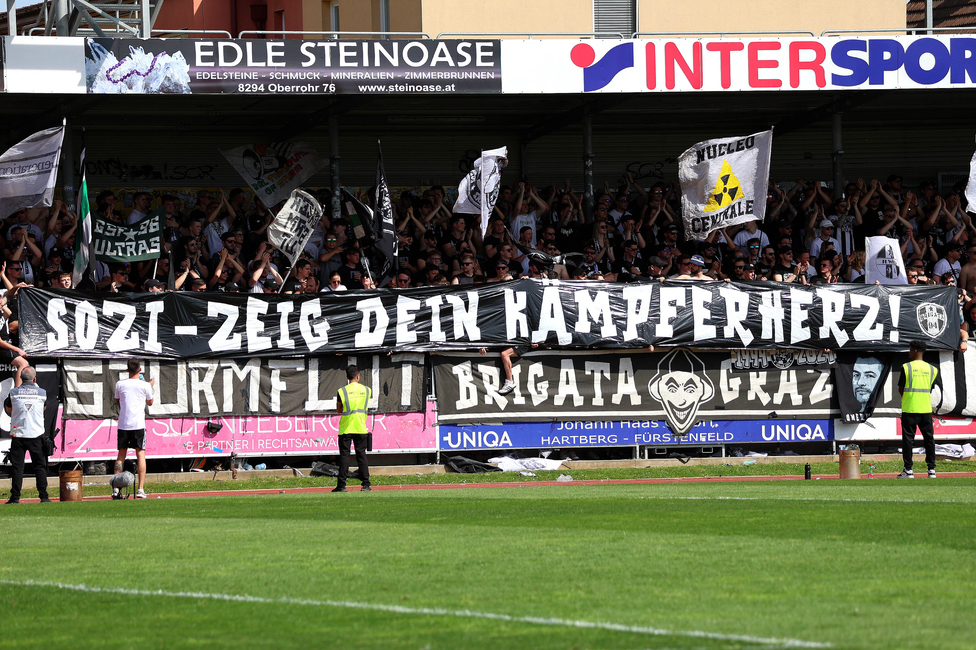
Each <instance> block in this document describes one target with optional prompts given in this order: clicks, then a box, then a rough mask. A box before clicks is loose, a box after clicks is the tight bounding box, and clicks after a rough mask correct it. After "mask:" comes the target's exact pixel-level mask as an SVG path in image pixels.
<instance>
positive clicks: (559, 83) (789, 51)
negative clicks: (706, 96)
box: [502, 36, 976, 94]
mask: <svg viewBox="0 0 976 650" xmlns="http://www.w3.org/2000/svg"><path fill="white" fill-rule="evenodd" d="M502 72H503V74H502V92H503V93H529V94H538V93H594V92H604V93H641V92H696V91H701V92H715V91H719V92H721V91H747V90H767V91H768V90H867V89H889V90H890V89H896V88H906V89H907V88H956V87H958V88H971V87H973V86H974V85H976V38H973V37H971V36H873V37H851V38H846V37H845V38H841V37H827V38H722V39H717V38H716V39H695V38H678V39H650V40H623V41H620V40H537V39H534V40H518V41H502Z"/></svg>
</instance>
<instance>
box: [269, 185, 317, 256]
mask: <svg viewBox="0 0 976 650" xmlns="http://www.w3.org/2000/svg"><path fill="white" fill-rule="evenodd" d="M321 218H322V206H321V205H319V202H318V201H316V200H315V197H313V196H312V195H311V194H308V193H307V192H303V191H302V190H294V191H293V192H292V193H291V198H290V199H288V203H285V205H284V207H282V208H281V210H280V211H279V212H278V215H277V216H276V217H275V219H274V221H272V222H271V225H270V226H268V241H270V242H271V245H272V246H274V247H275V248H277V249H278V250H280V251H281V252H282V253H284V254H285V256H286V257H287V258H288V261H289V262H290V263H291V265H292V266H295V262H296V261H297V260H298V256H299V255H301V254H302V251H304V250H305V244H307V243H308V240H309V239H311V238H312V231H313V230H315V226H316V225H317V224H318V222H319V219H321Z"/></svg>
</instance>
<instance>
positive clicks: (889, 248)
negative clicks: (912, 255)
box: [864, 235, 908, 284]
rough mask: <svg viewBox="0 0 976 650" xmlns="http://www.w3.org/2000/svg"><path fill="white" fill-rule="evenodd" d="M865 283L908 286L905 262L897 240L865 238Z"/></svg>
mask: <svg viewBox="0 0 976 650" xmlns="http://www.w3.org/2000/svg"><path fill="white" fill-rule="evenodd" d="M864 249H865V250H866V251H867V253H866V254H865V257H864V276H865V277H864V283H865V284H874V283H875V282H879V283H881V284H908V275H907V274H906V273H905V261H904V260H903V259H902V258H901V248H900V247H899V245H898V240H897V239H892V238H891V237H885V236H884V235H882V236H880V237H865V238H864Z"/></svg>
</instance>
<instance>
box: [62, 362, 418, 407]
mask: <svg viewBox="0 0 976 650" xmlns="http://www.w3.org/2000/svg"><path fill="white" fill-rule="evenodd" d="M350 363H355V364H357V365H358V366H359V367H360V371H361V373H362V379H361V381H362V382H363V383H364V384H365V385H367V386H370V387H371V388H372V389H373V401H372V403H371V404H370V405H369V408H370V409H371V410H372V411H373V412H376V413H399V412H405V411H413V412H419V411H423V409H424V380H425V372H424V370H425V368H424V356H423V355H422V354H395V355H391V356H388V355H385V354H383V355H361V356H358V357H338V356H334V355H333V356H326V357H309V358H305V359H296V358H292V359H263V360H262V359H257V358H254V359H222V360H216V359H200V360H194V361H151V362H149V363H148V364H146V370H147V372H148V376H147V379H150V378H153V379H155V380H156V382H155V386H154V390H155V392H154V401H153V404H152V406H149V407H147V409H146V413H147V415H148V417H150V418H164V417H169V418H173V417H188V418H192V417H195V416H199V415H200V414H209V415H211V416H213V417H218V416H237V415H306V414H330V413H335V412H336V392H337V391H338V390H339V388H340V387H342V386H345V385H346V366H348V365H349V364H350ZM125 365H126V362H125V360H115V359H113V360H109V359H97V360H95V359H93V360H87V359H76V360H66V361H65V362H64V363H63V364H62V366H61V368H62V374H63V377H64V395H65V404H64V416H65V417H66V418H68V419H73V418H82V419H102V418H113V417H117V415H118V410H117V408H116V405H115V399H114V392H115V383H116V382H117V381H119V380H120V379H124V378H125V377H127V376H128V373H126V370H125Z"/></svg>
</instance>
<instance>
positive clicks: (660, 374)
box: [647, 348, 715, 436]
mask: <svg viewBox="0 0 976 650" xmlns="http://www.w3.org/2000/svg"><path fill="white" fill-rule="evenodd" d="M647 390H648V392H650V394H651V397H653V398H654V399H656V400H657V401H659V402H660V403H661V405H662V406H663V407H664V413H665V419H666V420H667V422H668V426H669V427H670V428H671V431H672V433H674V434H675V435H677V436H683V435H685V434H686V433H688V432H689V431H690V430H691V428H692V427H693V426H694V425H695V423H696V422H697V421H698V409H699V408H700V407H701V405H702V404H704V403H705V402H707V401H709V400H710V399H712V397H714V396H715V387H714V386H713V385H712V382H711V380H710V379H709V378H708V376H707V375H706V374H705V364H704V363H702V361H701V359H699V358H698V357H696V356H695V355H693V354H692V353H691V352H689V351H688V350H686V349H684V348H677V349H675V350H672V351H671V352H670V353H668V354H667V355H666V356H665V357H664V358H663V359H661V362H660V363H659V364H658V366H657V374H656V375H654V378H653V379H651V381H649V382H648V384H647Z"/></svg>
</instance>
